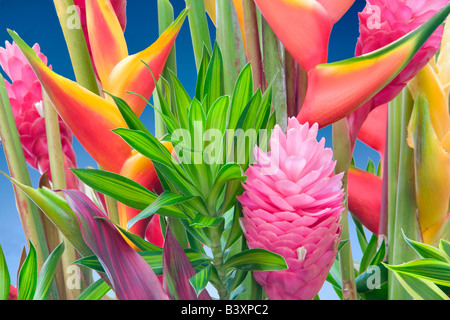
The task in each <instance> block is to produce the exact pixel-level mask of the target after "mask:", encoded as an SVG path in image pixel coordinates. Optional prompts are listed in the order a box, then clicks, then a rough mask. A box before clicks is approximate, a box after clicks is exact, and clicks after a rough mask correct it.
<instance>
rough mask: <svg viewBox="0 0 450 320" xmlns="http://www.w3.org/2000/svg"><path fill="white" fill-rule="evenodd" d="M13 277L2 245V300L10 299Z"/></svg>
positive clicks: (0, 250)
mask: <svg viewBox="0 0 450 320" xmlns="http://www.w3.org/2000/svg"><path fill="white" fill-rule="evenodd" d="M10 285H11V278H10V275H9V271H8V265H7V264H6V259H5V255H4V254H3V249H2V246H1V245H0V300H8V297H9V289H10Z"/></svg>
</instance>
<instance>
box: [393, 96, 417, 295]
mask: <svg viewBox="0 0 450 320" xmlns="http://www.w3.org/2000/svg"><path fill="white" fill-rule="evenodd" d="M413 106H414V100H413V98H412V96H411V93H410V92H409V90H408V89H407V88H405V89H404V90H403V93H402V108H401V109H402V117H401V127H400V130H401V132H400V149H399V160H398V180H397V198H396V207H395V217H394V218H393V223H394V226H393V228H394V230H393V233H392V234H391V238H390V239H389V247H390V248H391V250H392V251H391V252H392V254H391V255H390V256H389V263H390V264H392V265H398V264H402V263H405V262H408V261H411V260H415V259H417V258H418V256H417V254H416V252H415V251H414V249H412V248H411V247H410V246H409V245H408V243H406V241H405V240H404V238H403V232H404V233H405V235H406V236H407V237H408V238H409V239H413V240H416V241H420V240H421V232H420V227H419V223H418V218H417V204H416V191H415V173H414V150H413V149H412V148H410V147H409V145H408V142H407V135H408V123H409V120H410V118H411V113H412V110H413ZM391 231H392V230H391ZM389 299H390V300H406V299H411V296H410V295H409V294H408V293H407V291H406V290H405V289H404V288H403V287H402V286H401V284H400V283H399V282H398V281H397V280H394V279H392V280H391V281H390V287H389Z"/></svg>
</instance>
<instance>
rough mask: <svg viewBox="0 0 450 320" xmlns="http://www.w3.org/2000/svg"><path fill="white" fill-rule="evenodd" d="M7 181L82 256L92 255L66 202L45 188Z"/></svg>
mask: <svg viewBox="0 0 450 320" xmlns="http://www.w3.org/2000/svg"><path fill="white" fill-rule="evenodd" d="M8 178H9V177H8ZM9 179H10V180H11V181H12V182H13V183H14V184H15V185H16V186H17V187H19V188H20V189H21V190H22V191H23V192H24V193H25V194H26V195H27V196H28V197H29V198H30V199H31V200H32V201H33V202H34V203H35V204H36V205H37V206H38V207H39V208H40V209H41V211H42V212H43V213H44V214H45V215H46V216H47V217H48V218H49V219H50V220H51V221H52V223H53V224H54V225H55V226H56V227H57V228H58V230H59V231H61V233H62V234H63V235H64V237H65V238H66V239H67V240H69V241H70V243H71V244H72V245H73V246H74V248H75V249H76V250H77V251H78V252H79V253H80V254H81V255H82V256H89V255H92V251H91V249H89V247H88V246H87V245H86V243H85V242H84V240H83V237H82V235H81V230H80V226H79V224H78V220H77V217H76V215H75V213H74V212H73V211H72V209H71V208H70V206H69V205H68V203H67V202H66V200H64V199H63V198H62V197H60V196H59V195H58V194H57V193H55V192H54V191H52V190H49V189H46V188H42V189H33V188H31V187H28V186H25V185H23V184H21V183H19V182H18V181H16V180H15V179H12V178H9Z"/></svg>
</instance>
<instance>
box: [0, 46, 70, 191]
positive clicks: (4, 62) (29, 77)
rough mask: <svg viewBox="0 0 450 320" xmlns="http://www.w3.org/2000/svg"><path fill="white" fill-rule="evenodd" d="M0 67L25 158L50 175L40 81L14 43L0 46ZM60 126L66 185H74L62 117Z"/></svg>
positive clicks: (67, 141)
mask: <svg viewBox="0 0 450 320" xmlns="http://www.w3.org/2000/svg"><path fill="white" fill-rule="evenodd" d="M33 49H34V51H35V52H36V53H37V54H38V56H39V57H40V58H41V60H42V61H43V62H44V63H45V64H47V57H46V56H45V55H43V54H42V53H41V52H40V47H39V45H38V44H35V45H34V47H33ZM0 66H1V67H2V68H3V70H4V71H5V73H6V74H7V75H8V77H9V78H10V80H11V83H9V82H8V81H6V80H5V85H6V90H7V92H8V97H9V101H10V103H11V108H12V112H13V115H14V119H15V122H16V125H17V130H18V131H19V137H20V141H21V143H22V148H23V152H24V155H25V159H26V161H27V163H28V164H29V165H30V166H32V167H33V168H35V169H36V170H38V171H39V172H40V173H41V174H43V173H44V172H46V171H48V173H49V175H50V178H51V173H50V162H49V157H48V146H47V135H46V130H45V118H44V107H43V104H42V87H41V84H40V83H39V81H38V79H37V77H36V75H35V74H34V72H33V70H32V69H31V67H30V65H29V64H28V62H27V60H26V59H25V57H24V55H23V54H22V52H21V51H20V50H19V48H18V47H17V45H16V44H15V43H13V44H10V43H9V42H6V45H5V48H2V47H0ZM59 128H60V132H61V144H62V149H63V154H64V167H65V169H66V179H67V186H68V187H72V188H77V183H76V178H75V176H74V175H73V174H72V173H71V172H70V171H69V168H75V167H76V166H77V161H76V156H75V152H74V151H73V148H72V132H71V131H70V129H69V128H68V127H67V125H66V124H65V123H64V122H63V120H62V119H61V118H59Z"/></svg>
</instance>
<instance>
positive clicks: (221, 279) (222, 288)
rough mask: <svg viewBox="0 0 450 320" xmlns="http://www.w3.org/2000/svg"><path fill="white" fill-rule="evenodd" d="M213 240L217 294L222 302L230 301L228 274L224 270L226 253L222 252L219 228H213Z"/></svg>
mask: <svg viewBox="0 0 450 320" xmlns="http://www.w3.org/2000/svg"><path fill="white" fill-rule="evenodd" d="M209 231H210V239H211V244H212V245H211V252H212V254H213V264H214V267H215V268H216V270H217V277H218V281H217V282H216V283H215V287H216V289H217V293H218V294H219V298H220V300H229V299H230V293H229V292H228V288H227V285H226V274H225V270H224V268H223V263H224V252H223V250H222V245H221V242H220V238H221V234H220V232H219V227H217V228H211V229H210V230H209Z"/></svg>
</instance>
